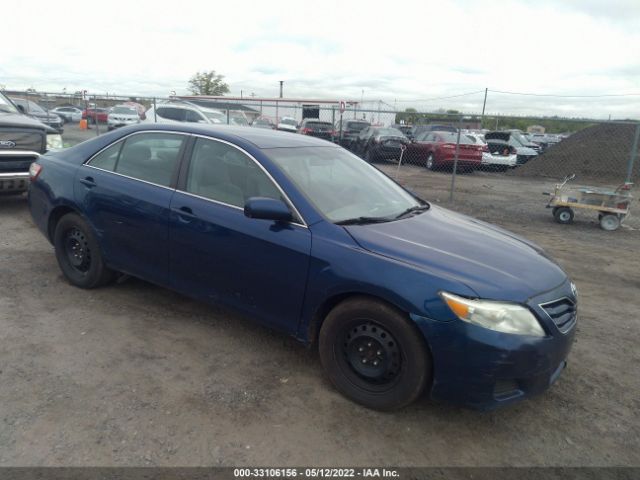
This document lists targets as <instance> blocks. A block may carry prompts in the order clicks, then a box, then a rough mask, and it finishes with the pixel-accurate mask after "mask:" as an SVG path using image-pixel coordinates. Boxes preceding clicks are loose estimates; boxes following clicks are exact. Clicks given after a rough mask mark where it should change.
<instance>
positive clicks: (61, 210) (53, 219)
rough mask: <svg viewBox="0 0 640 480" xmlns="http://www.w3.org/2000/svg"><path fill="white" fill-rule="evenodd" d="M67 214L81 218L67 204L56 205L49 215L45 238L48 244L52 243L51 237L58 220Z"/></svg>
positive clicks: (76, 211) (75, 210)
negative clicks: (73, 214)
mask: <svg viewBox="0 0 640 480" xmlns="http://www.w3.org/2000/svg"><path fill="white" fill-rule="evenodd" d="M68 213H75V214H77V215H80V216H82V214H81V213H80V212H79V211H78V210H77V209H75V208H73V207H71V206H69V205H67V204H63V205H58V206H56V207H55V208H54V209H53V210H51V213H49V218H48V220H47V238H48V239H49V242H51V243H53V235H54V233H55V230H56V225H57V224H58V222H59V221H60V219H61V218H62V217H64V216H65V215H66V214H68ZM83 218H84V217H83Z"/></svg>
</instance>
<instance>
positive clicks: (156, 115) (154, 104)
mask: <svg viewBox="0 0 640 480" xmlns="http://www.w3.org/2000/svg"><path fill="white" fill-rule="evenodd" d="M153 122H154V123H158V107H156V97H153Z"/></svg>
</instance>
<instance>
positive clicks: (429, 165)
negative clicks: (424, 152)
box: [427, 155, 433, 170]
mask: <svg viewBox="0 0 640 480" xmlns="http://www.w3.org/2000/svg"><path fill="white" fill-rule="evenodd" d="M427 168H428V169H429V170H431V169H432V168H433V155H429V156H428V157H427Z"/></svg>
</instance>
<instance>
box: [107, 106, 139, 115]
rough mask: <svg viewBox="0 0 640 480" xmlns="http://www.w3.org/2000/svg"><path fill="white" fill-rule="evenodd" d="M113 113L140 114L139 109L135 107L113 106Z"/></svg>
mask: <svg viewBox="0 0 640 480" xmlns="http://www.w3.org/2000/svg"><path fill="white" fill-rule="evenodd" d="M111 113H119V114H121V115H138V111H137V110H136V109H135V108H130V107H113V110H111Z"/></svg>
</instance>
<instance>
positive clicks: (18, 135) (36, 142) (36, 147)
mask: <svg viewBox="0 0 640 480" xmlns="http://www.w3.org/2000/svg"><path fill="white" fill-rule="evenodd" d="M3 140H4V141H9V142H13V143H15V146H14V147H12V148H11V149H7V148H0V151H7V150H30V151H34V152H39V153H42V152H44V150H45V145H46V137H45V134H44V132H42V131H39V130H24V129H17V128H16V129H13V128H0V141H3Z"/></svg>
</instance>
